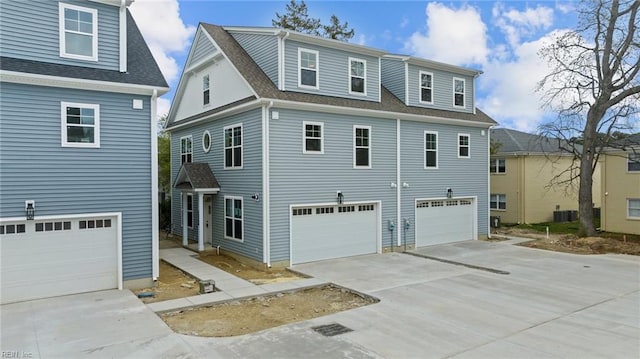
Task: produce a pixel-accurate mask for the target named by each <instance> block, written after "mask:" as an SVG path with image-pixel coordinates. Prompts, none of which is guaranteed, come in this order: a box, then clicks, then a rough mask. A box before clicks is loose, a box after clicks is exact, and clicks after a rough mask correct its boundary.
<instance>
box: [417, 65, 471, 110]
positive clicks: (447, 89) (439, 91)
mask: <svg viewBox="0 0 640 359" xmlns="http://www.w3.org/2000/svg"><path fill="white" fill-rule="evenodd" d="M420 71H426V72H430V73H432V74H433V105H427V104H424V103H421V102H420V97H419V96H420V88H419V83H420V82H419V81H420V77H419V76H420V75H419V74H420ZM454 77H456V78H462V79H464V80H465V88H464V90H465V94H464V100H465V108H459V107H453V78H454ZM473 86H474V83H473V77H471V76H463V75H458V74H454V73H452V72H445V71H440V70H433V69H428V68H422V67H418V66H415V65H412V64H409V106H420V107H429V108H437V109H440V110H448V111H458V112H468V113H472V112H473Z"/></svg>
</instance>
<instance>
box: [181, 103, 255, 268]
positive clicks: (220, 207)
mask: <svg viewBox="0 0 640 359" xmlns="http://www.w3.org/2000/svg"><path fill="white" fill-rule="evenodd" d="M239 123H242V130H243V136H242V141H243V148H242V151H243V163H242V164H243V168H242V169H227V170H225V169H224V136H223V131H224V130H223V129H224V127H225V126H229V125H235V124H239ZM205 130H208V131H209V133H210V134H211V150H210V151H209V153H205V152H204V151H203V149H202V135H203V133H204V131H205ZM188 135H192V136H193V162H206V163H208V164H209V167H211V170H212V171H213V173H214V175H215V176H216V179H217V180H218V183H219V184H220V192H219V193H218V194H216V195H214V196H213V203H212V204H213V245H214V246H218V245H220V247H221V248H223V249H227V250H230V251H233V252H235V253H239V254H242V255H244V256H247V257H250V258H254V259H256V260H259V261H262V259H263V258H262V248H263V240H262V238H263V236H262V201H260V202H256V201H254V200H253V199H251V195H253V194H254V193H262V110H261V109H257V110H252V111H248V112H245V113H242V114H238V115H234V116H230V117H227V118H224V119H218V120H215V121H207V122H205V123H202V124H198V125H196V126H192V127H188V128H180V129H176V130H174V131H172V132H171V180H172V182H173V181H174V180H175V178H176V177H177V175H178V171H179V170H180V166H181V163H180V138H181V137H183V136H188ZM172 185H173V183H172ZM224 196H239V197H243V200H244V201H243V205H244V209H243V210H244V213H243V215H244V242H238V241H234V240H230V239H225V238H224ZM181 209H182V202H181V197H180V191H179V190H175V189H174V190H172V198H171V210H172V212H171V213H172V220H171V222H172V230H173V233H174V234H176V235H178V236H182V213H181ZM193 216H194V228H193V230H189V238H190V239H192V240H194V241H197V238H198V237H197V233H198V230H197V226H198V223H197V221H198V200H197V195H196V194H194V197H193Z"/></svg>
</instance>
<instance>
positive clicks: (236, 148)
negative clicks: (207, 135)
mask: <svg viewBox="0 0 640 359" xmlns="http://www.w3.org/2000/svg"><path fill="white" fill-rule="evenodd" d="M224 168H242V124H239V125H232V126H227V127H225V128H224Z"/></svg>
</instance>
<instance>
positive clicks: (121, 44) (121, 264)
mask: <svg viewBox="0 0 640 359" xmlns="http://www.w3.org/2000/svg"><path fill="white" fill-rule="evenodd" d="M131 2H132V1H131V0H128V1H120V0H94V1H88V0H87V1H49V0H47V1H12V2H2V4H1V5H0V6H1V9H0V55H1V57H0V253H1V258H0V259H1V268H0V272H1V274H0V275H1V278H0V279H1V280H0V283H1V302H2V303H10V302H15V301H21V300H29V299H35V298H43V297H50V296H57V295H65V294H72V293H81V292H88V291H95V290H103V289H110V288H137V287H138V288H139V287H144V286H148V285H151V284H152V283H153V280H154V279H155V278H157V276H158V251H157V247H158V245H157V241H158V234H157V227H158V225H157V218H158V215H157V208H158V206H157V177H156V173H157V155H156V151H157V150H156V141H157V139H156V138H157V137H156V131H157V126H156V120H155V117H156V113H155V112H156V98H157V97H158V96H159V95H162V94H163V93H166V92H167V91H168V88H167V83H166V82H165V80H164V78H163V76H162V74H161V72H160V70H159V68H158V66H157V65H156V63H155V61H154V59H153V57H152V55H151V52H150V51H149V49H148V47H147V45H146V44H145V41H144V39H143V37H142V35H141V33H140V31H139V30H138V28H137V26H136V24H135V22H134V20H133V18H132V17H131V15H130V14H129V12H128V10H127V7H128V6H129V5H130V3H131Z"/></svg>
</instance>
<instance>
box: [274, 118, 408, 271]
mask: <svg viewBox="0 0 640 359" xmlns="http://www.w3.org/2000/svg"><path fill="white" fill-rule="evenodd" d="M277 111H279V113H280V117H279V119H278V120H271V121H270V127H269V131H270V143H269V148H270V165H271V166H270V175H271V176H270V194H271V196H270V198H271V260H272V261H282V260H289V237H290V236H289V230H290V229H289V206H290V205H295V204H314V203H335V202H336V192H337V191H342V193H343V194H344V201H345V202H365V201H381V202H382V223H383V226H382V227H383V229H382V235H383V237H382V246H383V247H387V246H389V243H390V240H391V235H390V232H389V231H388V230H387V227H386V223H387V221H388V220H389V219H394V218H395V217H396V210H397V208H396V191H395V189H392V188H390V186H389V185H390V183H392V182H395V181H396V142H395V138H396V120H394V119H376V118H368V117H357V116H344V115H335V114H326V113H319V112H307V111H297V110H288V109H277ZM303 121H314V122H323V123H324V128H323V130H324V154H303V152H302V143H303V140H302V126H303ZM354 125H365V126H371V168H370V169H354V168H353V126H354Z"/></svg>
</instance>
